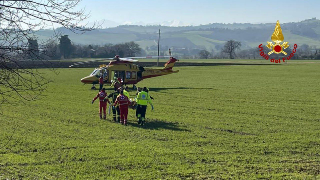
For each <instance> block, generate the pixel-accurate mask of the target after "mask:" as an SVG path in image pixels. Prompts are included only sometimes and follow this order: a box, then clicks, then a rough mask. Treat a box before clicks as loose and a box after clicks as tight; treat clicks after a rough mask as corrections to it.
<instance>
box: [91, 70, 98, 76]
mask: <svg viewBox="0 0 320 180" xmlns="http://www.w3.org/2000/svg"><path fill="white" fill-rule="evenodd" d="M90 75H91V76H96V75H100V70H99V69H95V70H93V72H92V73H91V74H90Z"/></svg>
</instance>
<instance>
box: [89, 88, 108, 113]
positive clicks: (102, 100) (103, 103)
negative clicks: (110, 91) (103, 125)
mask: <svg viewBox="0 0 320 180" xmlns="http://www.w3.org/2000/svg"><path fill="white" fill-rule="evenodd" d="M106 97H107V93H106V89H105V88H102V90H101V91H100V92H99V93H98V94H97V96H96V97H94V98H93V100H92V102H91V103H92V104H93V103H94V101H95V100H96V99H98V98H99V100H100V109H99V115H100V119H102V109H103V119H106V109H107V103H109V104H110V101H109V99H108V98H106Z"/></svg>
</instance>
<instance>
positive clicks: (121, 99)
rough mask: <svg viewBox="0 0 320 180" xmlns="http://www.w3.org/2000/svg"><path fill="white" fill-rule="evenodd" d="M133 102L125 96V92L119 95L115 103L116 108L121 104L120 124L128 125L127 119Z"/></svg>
mask: <svg viewBox="0 0 320 180" xmlns="http://www.w3.org/2000/svg"><path fill="white" fill-rule="evenodd" d="M130 103H131V102H130V101H129V98H128V97H127V96H125V95H124V94H123V90H121V92H120V94H119V95H118V97H117V99H116V101H115V102H114V106H116V105H117V104H119V107H120V122H121V124H124V125H127V117H128V107H129V104H130Z"/></svg>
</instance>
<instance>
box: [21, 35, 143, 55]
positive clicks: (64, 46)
mask: <svg viewBox="0 0 320 180" xmlns="http://www.w3.org/2000/svg"><path fill="white" fill-rule="evenodd" d="M28 43H29V45H28V50H27V51H26V52H25V53H26V54H27V55H26V56H28V57H29V58H31V59H49V60H56V59H72V58H110V57H114V56H115V55H119V56H120V57H134V56H138V55H141V53H143V52H144V51H143V50H142V49H141V48H140V46H139V44H137V43H135V42H133V41H131V42H126V43H121V44H106V45H81V44H73V43H72V42H71V40H70V39H69V37H68V35H64V36H61V37H60V38H59V43H57V42H56V41H48V42H47V43H45V44H44V45H41V46H40V47H39V45H38V42H37V40H29V41H28Z"/></svg>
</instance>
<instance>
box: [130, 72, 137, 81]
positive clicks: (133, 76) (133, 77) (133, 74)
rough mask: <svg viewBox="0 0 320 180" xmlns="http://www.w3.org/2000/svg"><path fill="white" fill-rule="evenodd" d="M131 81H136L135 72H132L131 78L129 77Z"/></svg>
mask: <svg viewBox="0 0 320 180" xmlns="http://www.w3.org/2000/svg"><path fill="white" fill-rule="evenodd" d="M131 78H132V79H136V72H135V71H132V76H131Z"/></svg>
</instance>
